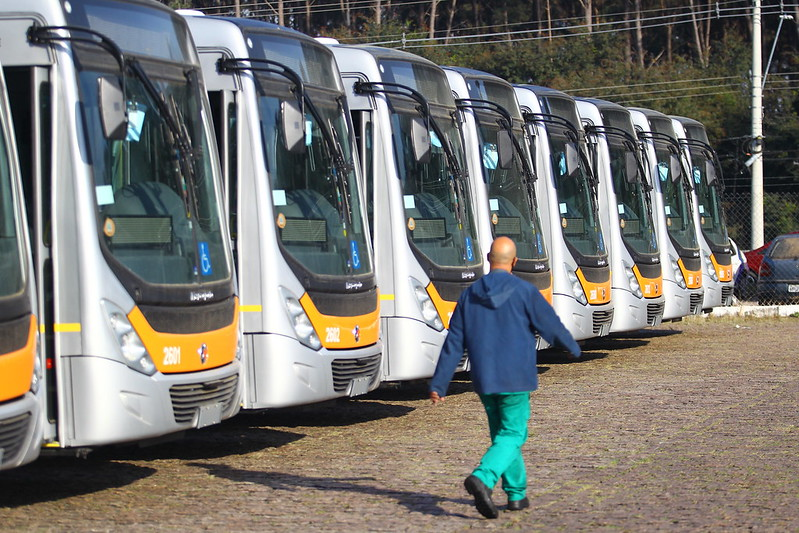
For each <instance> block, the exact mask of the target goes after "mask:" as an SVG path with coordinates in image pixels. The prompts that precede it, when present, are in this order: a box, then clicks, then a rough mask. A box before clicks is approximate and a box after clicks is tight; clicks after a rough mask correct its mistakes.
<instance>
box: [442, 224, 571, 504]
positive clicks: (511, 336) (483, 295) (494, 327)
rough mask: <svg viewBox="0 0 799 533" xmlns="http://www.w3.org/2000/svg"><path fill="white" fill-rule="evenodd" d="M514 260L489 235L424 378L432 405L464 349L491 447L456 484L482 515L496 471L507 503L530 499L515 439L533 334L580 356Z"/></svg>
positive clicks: (532, 374)
mask: <svg viewBox="0 0 799 533" xmlns="http://www.w3.org/2000/svg"><path fill="white" fill-rule="evenodd" d="M516 261H517V258H516V245H515V244H514V243H513V241H512V240H511V239H509V238H508V237H497V239H495V240H494V242H493V243H492V244H491V251H490V252H489V254H488V262H489V264H490V266H491V272H490V273H489V274H487V275H486V276H483V277H482V278H480V279H479V280H478V281H477V282H475V283H474V284H472V285H471V286H470V287H469V288H468V289H466V290H465V291H464V292H463V294H461V297H460V298H459V299H458V305H457V306H456V307H455V311H454V313H453V315H452V319H451V320H450V325H449V334H448V335H447V339H446V341H445V342H444V346H443V348H442V349H441V355H440V356H439V359H438V365H437V366H436V371H435V374H434V375H433V379H432V380H431V382H430V399H431V400H432V402H433V404H437V403H438V402H443V401H444V399H445V397H446V393H447V388H448V386H449V382H450V381H451V380H452V377H453V375H454V374H455V370H456V368H457V366H458V363H459V362H460V360H461V357H462V355H463V353H464V350H466V351H467V352H468V354H469V360H470V362H471V377H472V383H473V384H474V389H475V391H476V392H477V394H478V395H479V396H480V400H481V401H482V402H483V406H484V407H485V411H486V415H487V416H488V429H489V432H490V434H491V446H490V447H489V448H488V450H487V451H486V453H485V455H483V458H482V460H481V461H480V465H479V466H478V467H477V468H476V469H475V470H474V471H473V472H472V474H471V475H470V476H469V477H467V478H466V480H465V481H464V486H465V487H466V491H467V492H468V493H469V494H471V495H472V496H474V505H475V507H476V508H477V510H478V511H479V512H480V514H482V515H483V516H485V517H486V518H496V517H497V516H498V515H499V512H498V511H497V506H496V505H495V504H494V501H493V499H492V497H491V493H492V491H493V488H494V485H496V483H497V482H498V481H499V480H500V478H501V479H502V489H503V490H504V491H505V493H506V494H507V497H508V507H507V509H508V510H510V511H520V510H522V509H525V508H527V507H529V506H530V501H529V500H528V499H527V494H526V491H527V474H526V472H525V468H524V459H523V457H522V445H523V444H524V442H525V441H526V440H527V422H528V420H529V419H530V392H531V391H534V390H535V389H536V388H537V387H538V370H537V368H536V338H535V334H536V333H538V334H539V335H541V337H543V338H544V339H545V340H546V341H548V342H549V343H550V344H551V345H552V346H559V347H561V348H565V349H566V350H568V351H569V352H570V353H571V355H572V356H573V357H575V358H577V357H579V356H580V347H579V346H578V345H577V343H576V342H575V340H574V338H573V337H572V336H571V334H570V333H569V331H568V330H567V329H566V328H565V327H564V326H563V323H562V322H561V321H560V319H559V318H558V316H557V314H555V310H554V309H553V308H552V306H551V305H549V303H548V302H547V301H546V299H544V297H543V296H542V295H541V293H540V292H538V289H537V288H536V287H535V286H533V285H532V284H530V283H527V282H526V281H524V280H522V279H520V278H518V277H516V276H514V275H512V274H511V271H512V270H513V266H514V265H515V264H516Z"/></svg>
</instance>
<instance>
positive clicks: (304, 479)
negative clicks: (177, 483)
mask: <svg viewBox="0 0 799 533" xmlns="http://www.w3.org/2000/svg"><path fill="white" fill-rule="evenodd" d="M188 466H195V467H198V468H204V469H206V470H207V471H208V473H209V474H210V475H213V476H215V477H221V478H225V479H229V480H231V481H234V482H239V483H259V484H261V485H263V486H265V487H268V488H270V489H272V490H278V491H292V492H293V491H302V490H305V489H320V490H324V491H341V492H352V493H356V494H363V495H365V496H383V497H386V498H391V499H394V500H396V501H397V503H399V504H400V505H402V506H403V507H405V508H406V509H408V510H409V511H411V512H415V513H423V514H427V515H431V516H455V517H460V518H473V519H478V518H479V517H478V516H477V515H476V513H475V515H474V516H467V515H464V514H460V513H450V512H447V511H445V510H444V509H442V508H441V506H440V504H441V503H442V502H453V503H457V504H464V505H471V503H472V501H471V499H465V498H457V499H453V498H442V497H441V496H436V495H433V494H429V493H426V492H412V491H404V490H391V489H387V488H385V487H381V486H377V485H375V484H374V481H375V479H374V478H371V477H356V478H327V477H314V476H298V475H295V474H287V473H284V472H269V471H258V470H241V469H238V468H231V467H229V466H227V465H221V464H208V463H189V464H188Z"/></svg>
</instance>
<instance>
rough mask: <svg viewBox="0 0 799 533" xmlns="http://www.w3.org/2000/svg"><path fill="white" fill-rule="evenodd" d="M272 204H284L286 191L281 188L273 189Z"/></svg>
mask: <svg viewBox="0 0 799 533" xmlns="http://www.w3.org/2000/svg"><path fill="white" fill-rule="evenodd" d="M272 204H274V205H286V191H284V190H283V189H275V190H274V191H272Z"/></svg>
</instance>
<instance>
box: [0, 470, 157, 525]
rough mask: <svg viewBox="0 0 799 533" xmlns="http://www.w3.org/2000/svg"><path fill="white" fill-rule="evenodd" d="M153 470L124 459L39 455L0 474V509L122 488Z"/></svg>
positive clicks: (147, 475) (151, 473)
mask: <svg viewBox="0 0 799 533" xmlns="http://www.w3.org/2000/svg"><path fill="white" fill-rule="evenodd" d="M155 472H156V469H155V468H150V467H148V466H137V465H133V464H129V463H124V462H109V461H104V460H99V461H98V460H94V459H92V458H89V459H79V458H76V457H40V458H39V459H38V460H37V461H36V462H34V463H31V464H29V465H26V466H22V467H19V468H15V469H14V470H9V471H7V472H2V473H1V474H0V509H3V508H13V507H20V506H25V505H32V504H35V503H40V502H49V501H55V500H60V499H62V498H69V497H72V496H80V495H83V494H92V493H95V492H101V491H104V490H107V489H114V488H119V487H124V486H126V485H130V484H132V483H134V482H136V481H138V480H140V479H144V478H146V477H149V476H151V475H153V474H154V473H155ZM0 529H2V524H0Z"/></svg>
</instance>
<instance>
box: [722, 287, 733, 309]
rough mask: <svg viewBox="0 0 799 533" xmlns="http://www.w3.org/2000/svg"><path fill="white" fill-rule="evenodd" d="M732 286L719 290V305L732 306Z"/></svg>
mask: <svg viewBox="0 0 799 533" xmlns="http://www.w3.org/2000/svg"><path fill="white" fill-rule="evenodd" d="M732 289H733V286H732V285H725V286H723V287H722V288H721V305H732Z"/></svg>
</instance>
